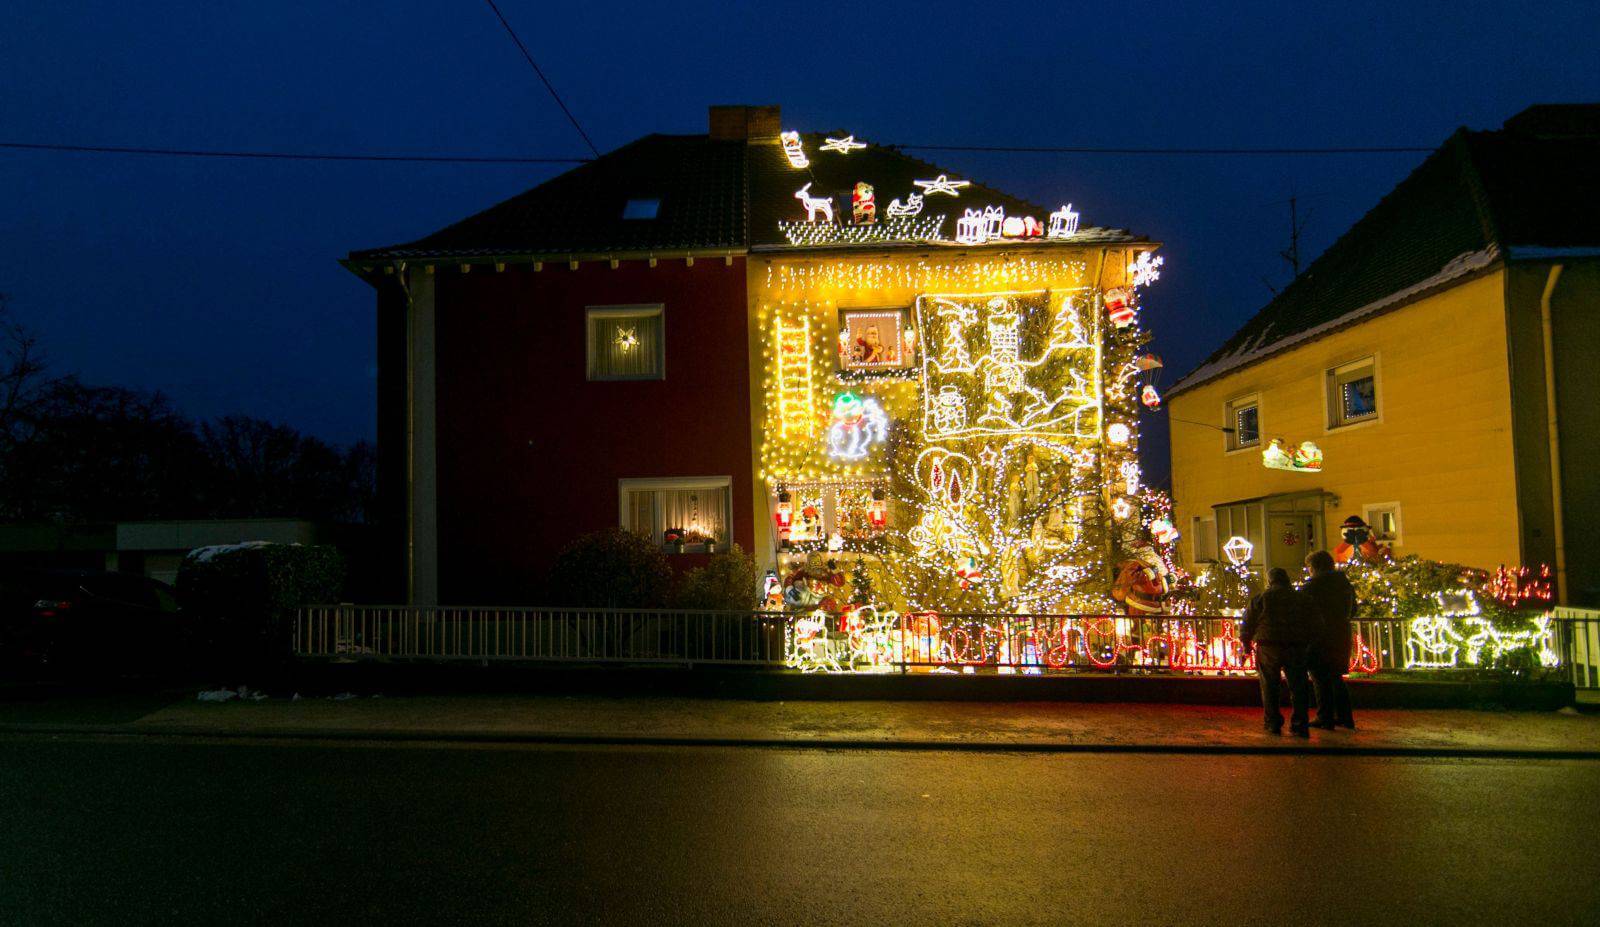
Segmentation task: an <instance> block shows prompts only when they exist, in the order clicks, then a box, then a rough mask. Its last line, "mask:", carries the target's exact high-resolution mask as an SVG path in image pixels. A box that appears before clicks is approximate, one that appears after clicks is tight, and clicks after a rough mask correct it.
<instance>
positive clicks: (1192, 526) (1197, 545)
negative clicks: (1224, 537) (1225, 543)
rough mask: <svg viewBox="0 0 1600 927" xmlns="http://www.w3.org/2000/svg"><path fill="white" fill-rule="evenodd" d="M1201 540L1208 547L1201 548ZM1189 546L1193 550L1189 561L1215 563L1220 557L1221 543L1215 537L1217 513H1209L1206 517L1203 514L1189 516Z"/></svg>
mask: <svg viewBox="0 0 1600 927" xmlns="http://www.w3.org/2000/svg"><path fill="white" fill-rule="evenodd" d="M1202 542H1204V544H1205V545H1206V546H1208V547H1209V548H1210V550H1209V551H1206V550H1202ZM1189 546H1190V549H1191V550H1193V551H1194V554H1193V556H1192V558H1191V560H1190V562H1191V563H1216V562H1217V561H1218V560H1220V559H1222V556H1221V552H1222V545H1221V544H1220V543H1219V539H1218V537H1217V514H1216V512H1212V513H1211V517H1210V518H1207V517H1205V516H1203V515H1191V516H1190V517H1189Z"/></svg>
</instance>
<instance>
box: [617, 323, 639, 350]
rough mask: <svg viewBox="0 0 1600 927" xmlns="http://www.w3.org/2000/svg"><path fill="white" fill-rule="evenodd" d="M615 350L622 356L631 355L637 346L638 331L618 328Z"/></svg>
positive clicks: (636, 329) (633, 328)
mask: <svg viewBox="0 0 1600 927" xmlns="http://www.w3.org/2000/svg"><path fill="white" fill-rule="evenodd" d="M613 343H614V344H616V346H617V350H618V351H619V352H621V353H623V354H631V353H632V352H633V349H634V348H637V347H638V346H639V329H638V328H637V327H629V328H618V329H617V337H616V340H615V342H613Z"/></svg>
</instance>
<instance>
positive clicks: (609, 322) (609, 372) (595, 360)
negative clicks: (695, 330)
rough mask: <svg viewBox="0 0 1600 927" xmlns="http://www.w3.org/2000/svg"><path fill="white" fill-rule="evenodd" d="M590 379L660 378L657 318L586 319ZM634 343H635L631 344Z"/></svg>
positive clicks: (600, 316)
mask: <svg viewBox="0 0 1600 927" xmlns="http://www.w3.org/2000/svg"><path fill="white" fill-rule="evenodd" d="M589 326H590V338H591V339H592V341H591V344H592V345H593V350H592V352H591V355H590V358H589V368H590V369H589V375H590V376H591V377H601V378H604V377H640V378H645V377H659V376H661V359H662V358H661V347H662V345H661V315H660V314H659V313H658V314H656V315H650V316H621V315H595V316H590V318H589ZM630 336H631V337H630ZM632 342H636V343H632Z"/></svg>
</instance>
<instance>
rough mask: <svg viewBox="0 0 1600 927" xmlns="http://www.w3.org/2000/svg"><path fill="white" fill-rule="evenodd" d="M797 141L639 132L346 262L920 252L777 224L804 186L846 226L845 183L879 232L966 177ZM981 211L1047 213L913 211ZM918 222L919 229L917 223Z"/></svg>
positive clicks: (1019, 207) (812, 137)
mask: <svg viewBox="0 0 1600 927" xmlns="http://www.w3.org/2000/svg"><path fill="white" fill-rule="evenodd" d="M802 138H803V140H804V141H803V147H804V151H805V153H806V157H807V160H808V161H809V164H808V166H807V167H805V168H796V167H793V166H791V165H790V163H789V159H788V157H787V156H786V155H785V154H784V151H783V148H782V146H781V145H780V144H779V142H778V140H777V139H776V138H770V137H769V138H761V139H750V140H745V139H723V138H713V137H711V136H709V135H648V136H645V137H644V138H641V139H639V140H637V141H634V142H631V143H629V144H627V145H624V146H623V147H621V148H618V149H617V150H615V151H612V152H609V153H607V154H605V155H602V156H601V157H599V158H597V159H595V160H594V161H591V162H588V163H586V164H583V165H581V166H579V167H576V168H574V169H572V170H570V171H567V172H566V173H564V174H561V175H559V176H557V177H554V178H552V179H550V180H548V181H545V182H544V183H542V184H540V185H538V186H537V187H534V188H533V189H531V190H528V191H527V192H525V193H520V194H518V195H517V196H514V197H512V198H511V199H509V200H506V201H505V202H503V203H500V204H498V205H496V206H491V207H490V208H488V209H486V210H484V211H482V212H480V213H477V214H476V215H472V216H468V217H467V218H465V219H462V220H461V221H459V222H456V223H454V224H453V225H449V226H446V227H445V228H443V229H440V230H439V231H437V232H434V233H432V234H430V235H427V236H424V237H423V238H420V239H417V240H416V241H411V242H406V243H403V244H397V245H390V246H388V247H383V248H372V249H368V250H362V251H353V252H351V254H350V260H351V261H352V262H356V263H359V262H362V261H370V262H378V261H393V260H413V259H424V258H456V257H461V258H468V257H477V258H483V257H492V256H502V255H503V256H514V255H526V254H552V255H553V254H616V253H635V254H638V253H651V252H673V251H678V252H682V251H697V250H711V251H716V250H724V249H725V250H727V251H730V252H733V251H745V250H749V249H752V248H754V249H775V250H799V249H800V248H803V247H818V248H822V247H828V248H834V247H853V246H867V245H870V246H871V247H874V248H878V249H881V248H883V247H885V245H890V246H894V245H906V246H920V247H926V245H927V241H926V240H919V241H912V240H910V239H907V238H903V237H902V238H898V239H896V238H892V237H891V238H887V239H886V238H883V237H879V238H875V239H873V240H871V241H844V240H834V241H811V242H808V243H806V244H802V245H798V246H797V245H795V244H791V242H790V240H789V238H788V237H787V236H786V235H785V234H784V232H783V231H782V230H781V229H780V226H779V223H780V222H785V223H804V221H805V219H806V209H805V207H804V206H803V205H802V204H801V202H800V200H799V199H797V198H796V196H795V194H796V192H797V191H798V190H799V189H800V188H801V187H802V186H804V185H805V184H806V183H807V182H809V183H811V189H810V193H811V195H813V196H819V197H820V196H831V197H833V198H834V202H835V207H834V208H835V209H836V210H838V211H839V212H840V216H839V218H840V219H841V220H842V221H843V222H848V220H849V211H850V205H849V204H850V198H849V193H850V191H851V190H852V188H853V187H854V186H855V184H856V183H857V182H858V181H865V182H867V183H870V184H872V185H873V187H874V191H875V200H876V208H877V214H878V217H879V221H880V223H883V225H882V227H884V228H887V223H886V220H887V218H888V217H887V209H888V205H889V202H890V201H891V200H893V199H900V200H906V199H907V198H908V197H909V195H910V194H913V193H918V192H920V188H918V187H916V186H913V183H912V182H913V181H915V180H933V179H935V178H937V177H938V176H939V175H941V174H944V175H946V176H947V177H949V178H950V179H952V180H966V179H968V178H967V177H966V175H964V174H962V173H960V172H958V171H954V170H950V169H948V168H943V167H938V166H936V165H932V164H929V163H927V162H925V161H921V160H919V159H917V158H913V157H910V156H908V155H905V154H903V153H901V152H898V151H895V150H893V149H891V148H885V147H881V146H878V145H869V146H868V147H866V148H861V149H856V150H852V151H850V152H849V153H847V154H841V153H838V152H836V151H822V150H820V149H821V146H822V145H823V144H824V142H825V136H823V135H820V134H806V135H804V136H802ZM632 199H656V200H659V201H660V207H659V211H658V213H657V216H656V218H655V219H624V218H623V217H622V212H623V207H624V205H625V204H626V202H627V201H628V200H632ZM985 206H999V207H1002V208H1003V209H1004V210H1005V212H1006V214H1007V215H1031V216H1034V217H1035V218H1037V219H1038V220H1039V221H1040V222H1044V221H1046V220H1047V217H1048V215H1049V213H1050V210H1048V209H1044V208H1042V207H1040V206H1036V205H1034V204H1032V203H1029V202H1026V201H1025V200H1022V199H1019V198H1017V197H1014V196H1010V195H1008V194H1005V193H1002V192H1000V191H998V190H995V189H993V188H991V187H987V186H984V185H982V184H979V183H976V182H973V183H971V185H970V186H967V187H964V188H961V190H960V195H959V196H955V197H952V196H947V195H940V194H929V195H927V196H926V197H925V200H924V206H923V213H924V218H925V219H927V220H932V218H933V217H935V216H938V215H944V216H945V220H944V222H943V223H942V229H941V233H940V234H941V237H942V238H944V239H951V238H953V237H954V234H955V226H956V220H957V218H958V217H959V216H960V215H961V214H962V212H963V210H964V209H971V208H977V209H982V208H983V207H985ZM845 227H846V226H844V225H841V226H840V228H841V229H843V228H845ZM927 227H928V223H926V222H925V223H924V224H923V225H922V226H920V228H922V229H926V228H927ZM1144 240H1145V239H1142V238H1137V237H1135V236H1133V235H1131V234H1129V233H1128V232H1126V231H1122V230H1120V229H1103V228H1097V227H1090V226H1087V225H1085V226H1083V227H1081V228H1080V229H1079V231H1078V234H1077V235H1075V236H1074V237H1073V238H1072V241H1073V242H1075V243H1091V244H1097V243H1102V242H1106V243H1112V242H1137V241H1144ZM1007 243H1008V244H1017V243H1018V242H1011V241H1008V242H1007Z"/></svg>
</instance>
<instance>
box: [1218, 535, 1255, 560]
mask: <svg viewBox="0 0 1600 927" xmlns="http://www.w3.org/2000/svg"><path fill="white" fill-rule="evenodd" d="M1255 551H1256V546H1255V545H1254V544H1251V543H1250V542H1249V541H1248V540H1246V539H1245V538H1242V537H1240V536H1239V535H1237V534H1236V535H1234V536H1233V537H1231V538H1228V541H1227V543H1225V544H1223V545H1222V553H1223V554H1224V555H1225V556H1226V557H1227V558H1228V562H1229V563H1231V564H1233V565H1234V566H1240V565H1243V564H1245V563H1248V562H1249V561H1250V556H1251V555H1252V554H1254V553H1255Z"/></svg>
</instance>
